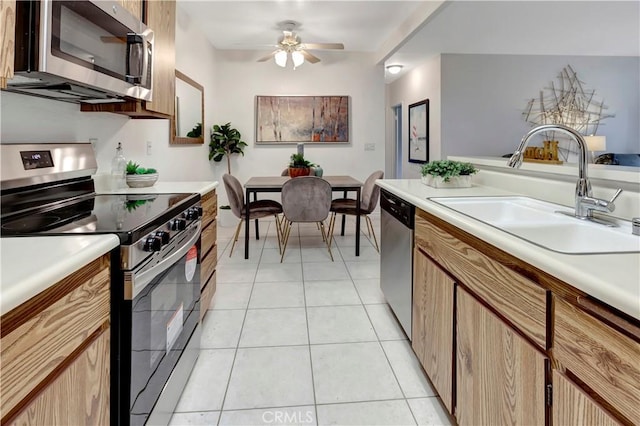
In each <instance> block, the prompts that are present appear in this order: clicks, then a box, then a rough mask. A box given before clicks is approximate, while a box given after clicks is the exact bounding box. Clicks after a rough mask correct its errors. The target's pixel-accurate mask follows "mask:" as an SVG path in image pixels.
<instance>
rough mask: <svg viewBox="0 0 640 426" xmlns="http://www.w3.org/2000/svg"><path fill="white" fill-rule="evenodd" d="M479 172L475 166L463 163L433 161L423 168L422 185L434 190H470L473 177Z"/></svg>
mask: <svg viewBox="0 0 640 426" xmlns="http://www.w3.org/2000/svg"><path fill="white" fill-rule="evenodd" d="M477 172H478V169H476V168H475V167H474V166H473V164H471V163H463V162H461V161H452V160H439V161H431V162H429V163H427V164H425V165H423V166H422V170H421V173H422V183H424V184H425V185H429V186H433V187H434V188H469V187H470V186H471V175H473V174H475V173H477Z"/></svg>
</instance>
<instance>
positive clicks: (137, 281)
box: [124, 222, 202, 300]
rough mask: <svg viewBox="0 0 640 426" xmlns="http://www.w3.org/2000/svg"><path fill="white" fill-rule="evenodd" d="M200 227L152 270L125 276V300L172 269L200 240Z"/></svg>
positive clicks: (198, 225) (134, 296)
mask: <svg viewBox="0 0 640 426" xmlns="http://www.w3.org/2000/svg"><path fill="white" fill-rule="evenodd" d="M201 227H202V224H201V223H200V222H198V224H197V225H196V226H195V227H194V229H195V234H194V235H193V236H192V237H191V238H189V241H187V242H185V243H183V244H182V245H181V246H180V247H179V248H178V249H177V250H176V251H174V252H173V253H171V255H169V256H167V257H166V258H164V259H162V260H161V261H160V262H159V263H158V264H156V265H154V266H153V267H152V268H150V269H148V270H146V271H144V272H141V273H135V272H133V273H131V274H130V275H128V276H125V295H124V298H125V300H133V299H135V298H136V296H137V295H138V294H140V292H141V291H142V290H144V289H145V288H146V287H147V286H148V285H149V283H151V281H153V279H154V278H155V277H157V276H158V275H159V274H160V273H162V272H164V271H166V270H167V269H169V268H170V267H172V266H173V265H174V264H175V262H176V261H178V260H179V259H180V258H182V256H184V255H185V254H187V252H188V251H189V250H190V249H191V247H193V245H194V244H195V243H196V242H197V241H198V239H199V238H200V231H201Z"/></svg>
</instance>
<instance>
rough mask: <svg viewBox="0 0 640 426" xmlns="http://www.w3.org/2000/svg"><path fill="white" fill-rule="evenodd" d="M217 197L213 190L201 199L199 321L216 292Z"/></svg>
mask: <svg viewBox="0 0 640 426" xmlns="http://www.w3.org/2000/svg"><path fill="white" fill-rule="evenodd" d="M217 211H218V196H217V195H216V191H215V189H214V190H213V191H210V192H208V193H206V194H205V195H204V196H203V197H202V247H201V253H202V259H201V268H200V270H201V278H200V290H201V294H200V320H201V321H202V319H203V318H204V316H205V315H206V313H207V310H208V309H209V306H210V305H211V300H212V299H213V295H214V293H215V291H216V266H217V264H218V243H217V241H216V239H217V228H218V221H217V220H216V213H217Z"/></svg>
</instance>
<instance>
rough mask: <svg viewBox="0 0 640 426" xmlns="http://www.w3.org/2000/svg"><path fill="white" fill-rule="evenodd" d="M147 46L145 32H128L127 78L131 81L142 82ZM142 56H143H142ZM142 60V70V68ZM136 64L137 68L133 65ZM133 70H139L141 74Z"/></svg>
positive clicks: (134, 82)
mask: <svg viewBox="0 0 640 426" xmlns="http://www.w3.org/2000/svg"><path fill="white" fill-rule="evenodd" d="M145 46H146V37H145V36H144V35H143V34H136V33H128V34H127V68H126V76H125V79H126V80H127V81H128V82H129V83H133V84H140V82H141V80H142V78H143V76H144V72H145V69H144V67H145V65H146V59H144V58H145V57H146V55H145V54H144V50H145ZM141 56H142V58H141ZM140 62H142V70H141V69H140ZM132 65H135V68H133V67H132ZM133 70H137V71H138V72H139V74H137V75H136V74H134V73H133Z"/></svg>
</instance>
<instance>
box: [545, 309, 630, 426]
mask: <svg viewBox="0 0 640 426" xmlns="http://www.w3.org/2000/svg"><path fill="white" fill-rule="evenodd" d="M554 305H555V312H554V314H555V315H554V319H555V326H554V331H555V339H554V345H553V351H554V355H555V357H556V360H557V361H558V362H559V363H560V364H561V366H562V368H565V369H566V370H567V371H569V372H570V373H571V374H572V375H573V376H574V377H576V378H577V379H579V380H580V381H581V382H583V383H584V384H585V385H586V386H587V387H588V388H589V389H590V390H591V391H592V393H593V394H592V396H593V397H594V398H598V399H599V400H600V401H601V403H603V404H606V405H607V407H608V408H610V409H611V410H613V411H615V412H617V413H619V417H621V418H623V419H625V420H626V422H628V423H631V424H636V425H637V424H640V342H639V338H638V335H634V334H635V333H638V330H637V328H636V327H635V326H633V325H632V324H628V325H624V324H622V321H617V322H618V324H622V326H623V327H624V328H623V329H624V330H629V331H628V334H630V336H629V335H625V334H623V333H622V332H620V331H617V330H615V329H614V328H612V327H611V326H609V325H607V324H605V323H604V322H603V321H601V320H599V319H598V318H596V317H594V316H593V315H591V314H589V313H588V312H586V311H585V310H583V309H580V308H579V307H577V306H574V305H572V304H570V303H568V302H567V301H565V300H562V299H560V298H554ZM639 335H640V333H639ZM555 385H556V384H555V383H554V387H555ZM576 408H579V406H576ZM558 409H559V410H562V407H558ZM555 411H556V410H555V408H554V413H555Z"/></svg>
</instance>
